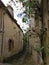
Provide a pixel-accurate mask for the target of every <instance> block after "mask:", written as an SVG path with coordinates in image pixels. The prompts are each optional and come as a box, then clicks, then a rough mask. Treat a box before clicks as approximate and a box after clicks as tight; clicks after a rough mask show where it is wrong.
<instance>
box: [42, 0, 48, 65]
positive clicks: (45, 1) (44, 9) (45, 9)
mask: <svg viewBox="0 0 49 65" xmlns="http://www.w3.org/2000/svg"><path fill="white" fill-rule="evenodd" d="M42 15H43V17H42V22H43V28H46V30H45V34H44V35H43V43H42V44H43V46H44V52H45V55H43V60H44V65H49V0H42Z"/></svg>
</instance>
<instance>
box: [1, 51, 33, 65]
mask: <svg viewBox="0 0 49 65" xmlns="http://www.w3.org/2000/svg"><path fill="white" fill-rule="evenodd" d="M0 65H34V64H33V60H32V55H31V54H29V52H28V50H26V51H25V53H24V54H23V55H22V54H21V57H20V58H19V59H16V58H14V59H12V62H11V63H10V64H6V63H5V64H0Z"/></svg>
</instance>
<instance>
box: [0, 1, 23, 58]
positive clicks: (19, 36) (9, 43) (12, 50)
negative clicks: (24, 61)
mask: <svg viewBox="0 0 49 65" xmlns="http://www.w3.org/2000/svg"><path fill="white" fill-rule="evenodd" d="M10 11H12V10H10ZM10 11H8V9H7V8H6V7H5V6H4V4H3V3H2V2H1V1H0V57H2V58H3V59H4V58H6V57H10V56H12V55H14V54H17V53H19V52H21V51H22V50H23V31H22V29H21V28H20V26H19V25H18V24H17V21H16V20H15V19H14V18H13V16H12V15H11V14H10Z"/></svg>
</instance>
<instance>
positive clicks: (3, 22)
mask: <svg viewBox="0 0 49 65" xmlns="http://www.w3.org/2000/svg"><path fill="white" fill-rule="evenodd" d="M3 44H4V11H3V13H2V44H1V56H2V57H3Z"/></svg>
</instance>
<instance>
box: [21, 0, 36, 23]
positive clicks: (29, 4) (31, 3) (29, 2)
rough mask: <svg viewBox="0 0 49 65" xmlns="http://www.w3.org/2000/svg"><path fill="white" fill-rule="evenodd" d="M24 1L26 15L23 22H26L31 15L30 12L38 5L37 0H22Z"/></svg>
mask: <svg viewBox="0 0 49 65" xmlns="http://www.w3.org/2000/svg"><path fill="white" fill-rule="evenodd" d="M20 1H21V2H22V3H23V7H25V9H26V10H25V13H26V15H27V16H26V17H24V18H23V22H26V21H27V19H28V18H29V17H30V14H32V13H33V9H34V8H35V7H36V4H37V0H26V1H25V0H20Z"/></svg>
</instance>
